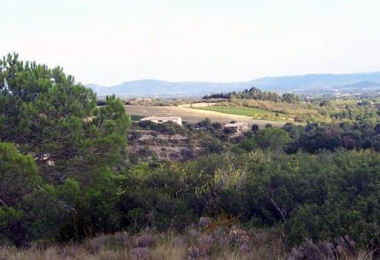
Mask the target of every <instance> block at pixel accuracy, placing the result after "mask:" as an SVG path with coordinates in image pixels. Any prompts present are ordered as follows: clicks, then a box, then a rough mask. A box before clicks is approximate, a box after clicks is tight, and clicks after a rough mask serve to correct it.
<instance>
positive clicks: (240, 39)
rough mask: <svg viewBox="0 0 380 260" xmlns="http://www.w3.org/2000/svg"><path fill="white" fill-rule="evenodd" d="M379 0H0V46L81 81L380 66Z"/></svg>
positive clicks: (214, 77)
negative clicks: (62, 69)
mask: <svg viewBox="0 0 380 260" xmlns="http://www.w3.org/2000/svg"><path fill="white" fill-rule="evenodd" d="M379 11H380V1H379V0H268V1H264V0H251V1H245V0H234V1H232V0H231V1H223V0H203V1H201V0H162V1H158V0H157V1H153V0H136V1H129V0H124V1H122V0H101V1H100V0H34V1H31V0H0V13H1V15H0V17H1V22H0V56H4V55H6V54H7V53H8V52H17V53H19V54H20V57H21V59H23V60H36V61H37V62H40V63H46V64H47V65H49V66H50V67H53V66H56V65H61V66H62V67H63V68H64V69H65V71H66V72H67V73H70V74H73V75H74V76H75V77H76V79H77V80H78V81H80V82H82V83H98V84H104V85H113V84H118V83H121V82H123V81H129V80H138V79H161V80H168V81H219V82H226V81H247V80H251V79H254V78H258V77H263V76H279V75H291V74H292V75H293V74H306V73H325V72H326V73H350V72H365V71H379V70H380V33H379V31H380V30H379V29H380V15H379Z"/></svg>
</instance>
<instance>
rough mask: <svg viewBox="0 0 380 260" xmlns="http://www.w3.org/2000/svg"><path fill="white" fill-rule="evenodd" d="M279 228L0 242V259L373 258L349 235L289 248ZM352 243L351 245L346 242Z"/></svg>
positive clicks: (208, 228) (251, 259)
mask: <svg viewBox="0 0 380 260" xmlns="http://www.w3.org/2000/svg"><path fill="white" fill-rule="evenodd" d="M280 237H281V236H280V235H279V234H278V233H270V232H267V231H252V230H250V231H249V230H248V231H246V230H243V229H241V228H239V227H237V226H230V227H228V228H227V227H215V226H212V225H208V226H207V227H202V225H200V226H198V228H196V229H189V230H188V231H187V232H184V233H183V234H176V233H171V232H167V233H164V234H155V233H153V234H150V233H144V234H139V235H135V236H130V235H129V234H128V233H126V232H122V233H116V234H113V235H99V236H97V237H95V238H92V239H88V240H87V241H84V242H83V243H82V244H72V245H66V246H50V247H47V248H40V247H38V246H33V247H32V248H29V249H26V250H20V249H16V248H12V247H0V259H1V260H3V259H4V260H23V259H28V260H29V259H30V260H56V259H60V260H82V259H83V260H85V259H86V260H106V259H107V260H108V259H114V260H119V259H120V260H121V259H132V260H137V259H139V260H143V259H146V260H162V259H164V260H165V259H166V260H172V259H173V260H179V259H187V260H196V259H203V260H206V259H215V260H272V259H278V260H279V259H288V260H300V259H347V260H354V259H359V260H366V259H368V260H371V259H375V258H374V256H373V254H372V252H364V251H356V250H353V249H354V248H353V247H351V248H350V245H349V244H350V240H348V239H345V238H344V239H342V240H341V243H338V244H337V245H333V244H331V243H328V242H319V243H313V242H311V241H306V242H305V243H304V244H303V245H301V246H299V247H297V248H293V249H292V250H291V251H290V252H286V249H285V246H284V244H283V243H282V242H281V239H280ZM347 243H348V244H347Z"/></svg>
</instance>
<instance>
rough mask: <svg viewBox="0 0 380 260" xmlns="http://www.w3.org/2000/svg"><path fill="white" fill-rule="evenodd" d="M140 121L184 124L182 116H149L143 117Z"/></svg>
mask: <svg viewBox="0 0 380 260" xmlns="http://www.w3.org/2000/svg"><path fill="white" fill-rule="evenodd" d="M140 121H152V122H154V123H156V124H161V123H166V122H173V123H176V124H178V125H182V118H181V117H179V116H163V117H158V116H157V117H156V116H148V117H144V118H141V119H140Z"/></svg>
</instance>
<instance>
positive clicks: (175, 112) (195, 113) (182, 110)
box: [125, 105, 285, 127]
mask: <svg viewBox="0 0 380 260" xmlns="http://www.w3.org/2000/svg"><path fill="white" fill-rule="evenodd" d="M125 109H126V111H127V113H128V114H129V115H139V116H180V117H181V118H182V120H183V121H186V122H190V123H197V122H199V121H202V120H204V119H205V118H210V119H211V121H212V122H220V123H223V124H225V123H229V122H231V121H237V122H246V123H248V124H249V125H253V124H257V125H258V126H260V127H264V126H265V125H267V124H271V125H273V126H276V127H281V126H283V125H284V124H285V123H284V122H276V121H269V120H257V119H252V118H251V117H249V116H240V115H230V114H224V113H219V112H214V111H206V110H199V109H193V108H190V107H187V106H185V105H183V106H178V107H166V106H125Z"/></svg>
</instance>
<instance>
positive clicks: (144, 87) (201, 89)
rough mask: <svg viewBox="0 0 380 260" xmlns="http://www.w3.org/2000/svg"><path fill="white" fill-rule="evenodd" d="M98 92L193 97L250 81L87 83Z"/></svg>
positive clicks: (119, 94)
mask: <svg viewBox="0 0 380 260" xmlns="http://www.w3.org/2000/svg"><path fill="white" fill-rule="evenodd" d="M86 86H87V87H90V88H92V89H93V90H94V91H95V92H97V94H98V96H105V95H110V94H115V95H117V96H129V97H191V96H194V97H195V96H203V95H206V94H210V93H216V92H228V91H234V90H243V89H244V88H249V87H250V86H251V85H250V84H249V83H216V82H167V81H160V80H137V81H128V82H124V83H121V84H119V85H115V86H111V87H102V86H99V85H96V84H89V85H86Z"/></svg>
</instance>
